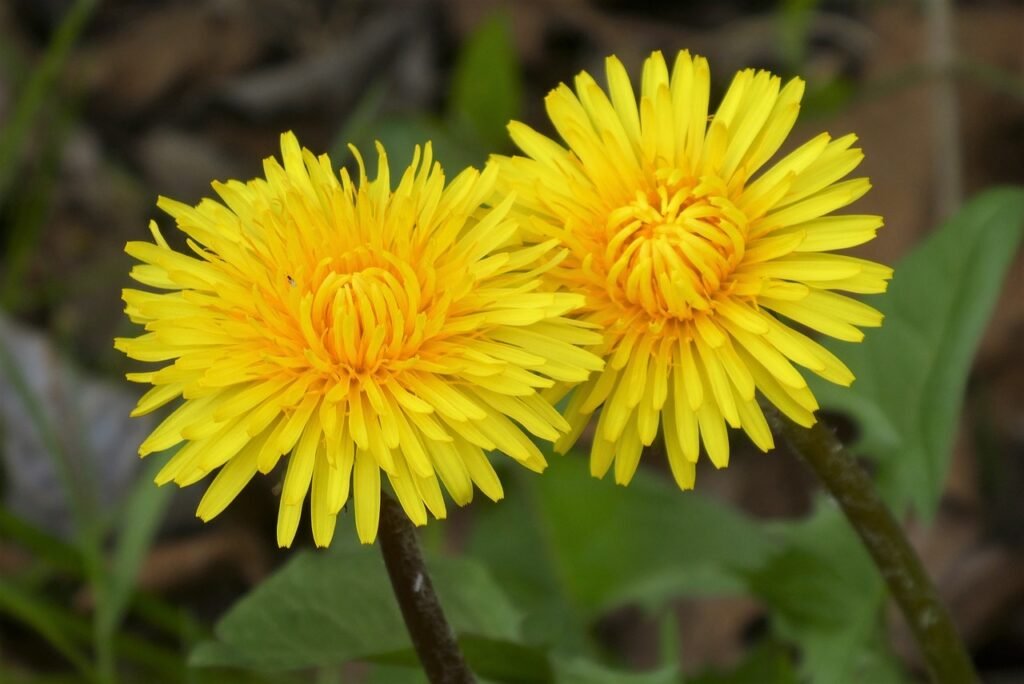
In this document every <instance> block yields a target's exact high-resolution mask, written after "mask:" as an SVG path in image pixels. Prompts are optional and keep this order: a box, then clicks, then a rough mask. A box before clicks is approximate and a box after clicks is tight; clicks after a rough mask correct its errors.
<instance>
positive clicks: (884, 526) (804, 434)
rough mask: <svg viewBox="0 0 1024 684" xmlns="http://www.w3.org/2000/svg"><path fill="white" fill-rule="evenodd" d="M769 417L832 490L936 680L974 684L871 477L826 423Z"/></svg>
mask: <svg viewBox="0 0 1024 684" xmlns="http://www.w3.org/2000/svg"><path fill="white" fill-rule="evenodd" d="M765 415H766V417H767V418H768V421H769V423H771V425H772V428H773V429H774V431H775V432H776V433H777V434H781V435H782V436H783V437H784V438H785V439H786V441H787V442H789V444H790V446H791V447H792V448H793V450H794V451H795V452H796V453H797V455H798V456H800V457H801V458H802V459H803V460H804V461H805V462H806V463H807V464H808V465H809V466H810V467H811V470H813V471H814V473H815V474H816V475H817V476H818V479H819V480H821V482H822V483H823V484H824V485H825V487H827V488H828V490H829V492H830V493H831V494H832V496H833V497H834V498H835V500H836V501H837V502H838V503H839V506H840V507H841V508H842V509H843V513H845V514H846V519H847V520H848V521H849V522H850V524H851V525H852V526H853V529H854V530H856V531H857V534H858V535H859V536H860V538H861V541H862V542H863V543H864V546H866V547H867V550H868V552H869V553H870V554H871V557H872V558H873V559H874V561H875V564H876V565H877V566H878V569H879V571H880V572H881V573H882V577H883V578H884V579H885V582H886V584H888V586H889V591H890V593H891V594H892V597H893V598H894V599H895V600H896V603H897V605H899V607H900V610H901V611H902V612H903V616H904V617H905V618H906V621H907V624H908V625H909V626H910V629H911V631H912V632H913V634H914V638H915V639H916V640H917V644H918V647H919V648H920V649H921V653H922V655H923V656H924V659H925V661H926V663H927V665H928V671H929V673H930V674H931V678H932V681H934V682H937V683H938V684H973V683H975V682H977V681H978V675H977V673H976V672H975V671H974V665H973V663H972V662H971V658H970V656H969V655H968V653H967V649H966V647H965V646H964V643H963V641H962V640H961V639H960V636H959V635H958V634H957V631H956V627H954V626H953V621H952V619H951V618H950V615H949V612H948V611H947V610H946V607H945V606H944V605H943V603H942V601H941V600H940V599H939V595H938V592H937V591H936V590H935V586H934V585H933V584H932V582H931V580H930V579H929V577H928V574H927V573H926V572H925V569H924V566H923V565H922V564H921V560H920V559H919V558H918V556H917V554H916V553H915V552H914V549H913V548H912V547H911V546H910V542H909V541H907V537H906V535H905V534H904V533H903V529H902V527H900V524H899V523H898V522H897V521H896V519H895V518H894V517H893V514H892V512H891V511H890V510H889V509H888V507H887V506H886V505H885V503H884V502H883V501H882V499H881V497H880V496H879V495H878V493H877V492H876V490H875V487H874V484H873V482H872V480H871V477H870V476H869V475H868V474H867V473H866V472H865V471H864V469H863V468H862V467H861V466H860V464H858V463H857V461H856V459H854V457H853V456H852V455H851V454H850V453H849V452H848V451H847V450H846V449H845V448H844V447H843V444H842V443H841V442H840V441H839V439H837V438H836V436H835V433H833V432H832V430H831V429H829V428H828V427H826V426H825V425H824V424H823V423H822V422H820V421H819V422H818V423H816V424H815V425H814V426H812V427H810V428H803V427H800V426H799V425H796V424H795V423H793V422H791V421H790V420H789V419H788V418H785V417H783V416H782V415H781V414H780V413H779V412H778V410H777V409H776V408H775V407H774V406H765Z"/></svg>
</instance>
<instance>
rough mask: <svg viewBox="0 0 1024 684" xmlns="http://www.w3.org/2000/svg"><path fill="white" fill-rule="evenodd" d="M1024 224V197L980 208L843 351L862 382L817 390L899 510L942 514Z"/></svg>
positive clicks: (898, 283)
mask: <svg viewBox="0 0 1024 684" xmlns="http://www.w3.org/2000/svg"><path fill="white" fill-rule="evenodd" d="M1022 224H1024V190H1020V189H998V190H991V191H988V192H986V193H984V194H982V195H979V196H978V197H976V198H975V199H973V200H972V201H970V202H969V203H968V204H967V205H966V206H965V207H964V208H963V209H962V210H961V211H960V213H959V214H957V215H956V216H955V217H954V218H953V219H951V220H950V221H948V222H947V223H946V224H945V225H944V226H943V227H942V228H941V229H939V230H938V231H937V232H936V233H935V234H934V235H932V236H931V237H929V238H928V239H927V240H926V241H925V242H924V243H923V244H922V245H921V246H920V247H918V248H917V249H915V250H914V251H913V252H912V253H911V254H910V255H909V256H907V257H906V258H905V259H903V260H902V261H901V262H900V263H899V264H898V265H897V266H896V270H895V275H894V277H893V281H892V284H891V286H890V288H889V292H888V293H887V294H885V295H882V296H880V297H874V298H871V300H870V303H871V304H872V305H873V306H875V307H877V308H878V309H879V310H881V311H882V313H884V314H885V323H884V324H883V326H882V327H881V328H880V329H878V330H869V331H868V333H867V338H866V340H865V341H864V342H863V343H862V344H859V345H843V346H842V348H841V349H840V348H838V345H833V347H834V348H835V349H836V352H837V353H838V355H839V356H840V357H841V358H842V359H843V360H844V361H845V362H846V363H847V365H849V367H850V369H851V370H852V371H853V373H854V375H856V377H857V380H856V382H854V384H853V386H852V387H850V388H844V387H836V386H834V385H829V384H827V383H824V382H815V384H814V390H815V393H816V394H817V396H818V398H819V399H820V401H821V404H822V405H823V406H828V407H830V408H836V409H840V410H843V411H846V412H848V413H850V414H851V415H852V416H853V417H854V418H856V419H857V420H858V422H859V423H860V425H861V428H862V430H863V438H862V440H861V442H860V443H859V444H857V445H856V448H857V450H858V451H860V452H862V453H865V454H867V455H870V456H872V457H874V458H876V459H878V462H879V479H880V482H881V484H882V487H883V490H884V491H885V493H886V495H887V498H888V499H889V501H890V502H891V503H893V504H894V505H895V506H896V507H897V508H898V509H900V510H902V509H903V508H905V507H906V506H907V505H911V506H913V507H914V508H915V509H916V510H917V511H918V512H920V513H922V514H924V515H925V516H931V515H932V513H933V512H934V510H935V507H936V505H937V502H938V498H939V495H940V494H941V490H942V485H943V481H944V479H945V477H946V471H947V467H948V464H949V456H950V451H951V448H952V441H953V437H954V434H955V431H956V429H957V425H958V416H959V414H960V410H961V406H962V403H963V394H964V388H965V386H966V382H967V375H968V372H969V371H970V368H971V361H972V360H973V358H974V353H975V350H976V348H977V346H978V341H979V339H980V337H981V334H982V332H983V331H984V329H985V325H986V323H987V322H988V320H989V318H990V316H991V314H992V309H993V307H994V306H995V302H996V299H997V297H998V296H999V292H1000V289H1001V288H1002V283H1003V279H1004V276H1005V274H1006V271H1007V268H1008V267H1009V265H1010V262H1011V261H1012V260H1013V258H1014V255H1015V254H1016V252H1017V248H1018V245H1019V244H1020V240H1021V227H1022Z"/></svg>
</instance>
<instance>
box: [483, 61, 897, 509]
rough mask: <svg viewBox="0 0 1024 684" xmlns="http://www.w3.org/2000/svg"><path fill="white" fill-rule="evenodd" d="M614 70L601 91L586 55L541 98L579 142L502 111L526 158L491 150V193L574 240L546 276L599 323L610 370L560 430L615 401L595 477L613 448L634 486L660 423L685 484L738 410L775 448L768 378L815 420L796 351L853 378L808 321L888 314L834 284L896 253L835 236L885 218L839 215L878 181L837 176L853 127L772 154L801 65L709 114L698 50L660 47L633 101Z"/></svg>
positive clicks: (822, 370) (594, 456)
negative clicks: (511, 197)
mask: <svg viewBox="0 0 1024 684" xmlns="http://www.w3.org/2000/svg"><path fill="white" fill-rule="evenodd" d="M606 68H607V76H608V93H607V94H606V93H605V91H604V90H602V88H601V87H600V86H599V85H598V84H597V83H596V82H595V81H594V79H593V78H592V77H591V76H590V75H589V74H587V73H585V72H584V73H581V74H580V75H579V76H577V77H576V82H575V85H576V88H575V92H574V91H573V90H572V89H570V88H569V87H568V86H567V85H565V84H562V85H560V86H559V87H558V88H556V89H555V90H553V91H552V92H551V93H550V94H549V95H548V97H547V100H546V105H547V111H548V114H549V116H550V118H551V121H552V122H553V124H554V126H555V129H556V130H557V131H558V134H559V135H560V136H561V137H562V139H563V140H564V141H565V143H566V146H567V147H563V146H562V145H560V144H559V143H557V142H555V141H553V140H551V139H549V138H547V137H545V136H543V135H540V134H539V133H537V132H535V131H534V130H532V129H530V128H529V127H527V126H525V125H523V124H522V123H519V122H512V123H511V124H510V125H509V132H510V133H511V136H512V139H513V140H514V141H515V143H516V145H517V146H518V147H519V148H520V149H521V150H522V151H523V152H524V153H525V154H526V155H527V157H519V156H516V157H497V158H496V159H497V162H498V164H499V166H500V167H501V169H502V175H501V178H500V179H499V196H501V195H500V193H501V192H509V191H513V190H514V191H515V193H516V195H517V199H516V206H515V208H514V209H513V211H514V212H515V213H517V214H519V215H520V216H521V220H522V222H523V224H524V230H525V232H526V233H527V234H528V235H530V236H532V239H544V240H547V239H552V238H554V239H557V240H558V241H560V242H561V243H562V244H563V245H564V246H565V247H566V248H568V249H569V252H570V255H569V257H568V258H567V259H565V260H564V261H563V262H562V263H561V264H560V265H559V267H558V268H557V269H554V270H552V271H551V272H550V273H549V277H550V278H551V280H552V282H553V283H554V285H555V286H557V287H561V288H564V289H566V290H568V291H571V292H580V293H583V294H585V295H586V298H587V302H586V305H585V307H584V309H583V310H582V311H581V313H580V317H581V320H583V321H586V322H588V323H591V324H595V325H596V326H598V327H599V328H600V329H601V330H602V331H603V332H604V336H605V339H604V342H603V344H602V346H600V347H599V348H598V350H599V352H600V354H601V355H602V356H603V357H604V359H605V361H606V368H605V370H604V372H603V373H601V374H595V376H593V377H592V378H591V379H590V380H589V381H587V382H586V383H584V384H582V385H580V386H579V387H577V388H576V390H575V391H574V392H573V394H572V396H571V399H570V400H569V402H568V405H567V408H566V417H567V419H568V421H569V422H570V423H571V424H572V426H573V430H572V431H571V432H570V433H568V434H567V435H566V436H564V437H563V438H562V439H561V440H560V441H559V442H558V444H557V445H556V446H557V448H558V449H559V450H565V449H567V448H569V447H570V446H571V445H572V444H573V443H574V442H575V441H576V439H577V438H578V436H579V434H580V433H581V431H582V430H583V428H584V426H585V425H586V424H587V422H588V420H589V418H590V416H591V415H592V414H593V413H594V412H595V411H597V410H598V408H600V407H603V409H602V410H601V412H600V417H599V419H598V422H597V427H596V434H595V436H594V442H593V448H592V451H591V471H592V473H593V474H594V475H595V476H597V477H602V476H603V475H604V474H605V473H606V472H607V471H608V469H609V468H610V467H611V465H612V463H613V462H614V464H615V479H616V481H617V482H619V483H621V484H625V483H628V482H629V480H630V479H631V478H632V476H633V473H634V472H635V471H636V467H637V463H638V461H639V458H640V454H641V451H642V450H643V447H645V446H648V445H650V444H651V443H652V442H653V441H654V439H655V437H656V435H657V433H658V429H659V424H660V425H662V426H663V433H664V439H665V445H666V451H667V452H668V458H669V462H670V464H671V468H672V472H673V474H674V476H675V479H676V481H677V483H678V484H679V486H680V487H682V488H684V489H688V488H691V487H692V486H693V484H694V468H695V463H696V461H697V458H698V454H699V451H700V442H703V444H704V449H705V451H706V452H707V454H708V456H709V457H710V458H711V461H712V463H714V465H715V466H717V467H723V466H725V465H727V463H728V460H729V441H728V434H727V430H726V424H728V425H729V426H731V427H733V428H742V429H743V430H744V431H745V432H746V433H747V434H748V435H749V436H750V438H751V440H752V441H753V442H754V444H756V445H757V446H758V447H760V448H761V449H762V450H765V451H767V450H768V449H770V448H772V446H773V441H772V435H771V432H770V431H769V429H768V425H767V423H766V421H765V418H764V415H763V413H762V411H761V409H760V407H759V405H758V403H757V400H756V395H757V393H758V392H760V393H761V394H762V395H763V396H764V397H765V398H766V399H767V400H768V401H770V402H772V403H773V404H775V405H776V406H777V407H778V408H779V409H780V410H781V411H782V412H783V413H785V414H786V415H788V416H789V417H790V418H792V419H793V420H794V421H796V422H797V423H800V424H801V425H811V424H813V423H814V420H815V417H814V411H815V410H816V409H817V408H818V405H817V403H816V401H815V398H814V396H813V394H812V393H811V391H810V390H809V389H808V387H807V383H806V381H805V379H804V377H803V376H802V375H801V373H800V372H799V371H798V370H797V369H796V367H795V366H794V364H796V365H797V366H802V367H803V368H806V369H808V370H810V371H812V372H814V373H816V374H818V375H820V376H821V377H823V378H825V379H827V380H830V381H832V382H835V383H839V384H841V385H849V384H850V383H851V382H852V381H853V375H852V374H851V373H850V371H849V370H848V369H847V367H846V366H845V365H844V364H843V363H842V362H841V361H840V360H839V359H838V358H836V357H835V356H834V355H833V354H832V353H830V352H829V351H827V350H826V349H825V348H824V347H822V346H821V345H820V344H818V343H817V342H815V341H814V340H812V339H811V338H810V337H808V336H807V335H806V334H804V333H803V332H801V331H800V330H798V329H797V327H799V326H802V327H805V328H808V329H810V330H813V331H816V332H819V333H823V334H825V335H829V336H831V337H835V338H838V339H841V340H848V341H853V342H856V341H859V340H861V338H862V337H863V333H862V332H861V331H860V330H859V329H858V328H859V327H865V326H878V325H880V324H881V322H882V316H881V314H880V313H879V312H877V311H876V310H874V309H873V308H871V307H869V306H867V305H865V304H863V303H861V302H859V301H857V300H855V299H852V298H850V297H848V296H846V295H843V294H838V293H837V292H836V291H841V292H851V293H858V294H866V293H877V292H883V291H884V290H885V289H886V285H887V281H888V279H889V278H890V276H891V274H892V272H891V270H890V269H889V268H887V267H885V266H881V265H879V264H876V263H872V262H870V261H866V260H863V259H858V258H854V257H851V256H843V255H837V254H832V253H831V252H832V251H833V250H838V249H843V248H846V247H852V246H854V245H858V244H861V243H864V242H867V241H868V240H870V239H871V238H872V237H874V235H875V232H876V231H877V230H878V228H879V227H880V226H881V225H882V219H881V218H880V217H878V216H865V215H841V216H833V215H832V213H833V212H835V211H836V210H838V209H841V208H842V207H845V206H847V205H848V204H850V203H851V202H853V201H854V200H856V199H857V198H859V197H861V196H862V195H863V194H864V193H865V192H867V190H868V188H869V187H870V184H869V182H868V180H867V179H866V178H857V179H853V180H841V179H843V178H844V177H845V176H846V175H847V174H849V173H850V172H851V171H852V170H853V169H854V168H855V167H856V166H857V165H858V164H859V163H860V161H861V158H862V156H863V155H862V153H861V151H860V150H859V149H857V148H855V147H853V144H854V142H855V140H856V138H855V136H853V135H847V136H844V137H841V138H837V139H832V138H831V137H829V136H828V135H827V134H822V135H819V136H817V137H816V138H814V139H812V140H811V141H810V142H807V143H806V144H804V145H802V146H800V147H798V148H797V149H796V150H795V151H793V152H792V153H790V154H788V155H786V156H784V157H783V158H782V159H780V160H779V161H777V162H776V163H775V164H774V165H771V166H768V167H767V168H765V165H766V163H767V162H768V161H769V160H770V159H771V158H772V157H773V156H775V154H776V152H777V151H778V149H779V147H780V146H781V145H782V143H783V142H784V141H785V139H786V137H787V135H788V134H789V132H790V130H791V128H792V127H793V124H794V122H795V121H796V118H797V113H798V111H799V108H800V99H801V97H802V95H803V90H804V84H803V82H802V81H801V80H800V79H793V80H791V81H789V82H788V83H786V84H785V85H784V86H783V85H782V83H781V80H780V79H779V78H778V77H776V76H773V75H771V74H769V73H767V72H764V71H754V70H746V71H742V72H740V73H738V74H737V75H736V77H735V78H734V79H733V81H732V84H731V85H730V87H729V89H728V91H727V92H726V94H725V96H724V98H723V99H722V102H721V105H720V106H719V107H718V111H717V112H716V113H715V114H714V115H712V116H709V115H708V100H709V90H710V78H709V71H708V64H707V61H706V60H705V59H703V58H701V57H691V56H690V54H689V53H688V52H681V53H679V55H678V57H677V58H676V61H675V64H674V66H673V68H672V72H671V74H670V73H669V69H668V66H667V64H666V62H665V59H664V58H663V56H662V55H661V53H659V52H655V53H654V54H652V55H651V56H650V57H649V58H648V59H647V60H646V62H645V64H644V67H643V75H642V78H641V83H640V98H639V104H638V101H637V98H636V96H635V95H634V91H633V87H632V85H631V84H630V80H629V77H628V76H627V74H626V71H625V69H624V68H623V66H622V64H621V63H620V62H619V60H618V59H616V58H615V57H610V58H609V59H608V60H607V64H606ZM762 169H764V170H762ZM794 324H796V327H795V326H794ZM563 389H564V388H563Z"/></svg>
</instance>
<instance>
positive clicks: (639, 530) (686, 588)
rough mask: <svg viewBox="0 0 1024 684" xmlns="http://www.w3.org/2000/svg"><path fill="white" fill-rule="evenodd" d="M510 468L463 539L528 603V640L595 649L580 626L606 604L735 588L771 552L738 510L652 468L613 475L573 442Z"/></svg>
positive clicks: (653, 605)
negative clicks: (499, 496)
mask: <svg viewBox="0 0 1024 684" xmlns="http://www.w3.org/2000/svg"><path fill="white" fill-rule="evenodd" d="M510 475H512V476H510V477H506V478H505V480H506V486H507V489H508V492H507V497H506V499H505V500H504V501H502V502H501V504H500V505H498V506H494V507H491V508H487V509H482V510H478V511H477V514H476V515H475V516H474V520H473V527H472V529H471V533H470V537H469V550H470V552H471V553H472V554H473V555H474V556H475V557H477V558H480V559H482V560H483V561H485V562H486V563H487V565H488V567H489V568H490V569H491V571H492V573H493V574H494V576H495V579H496V580H497V581H498V582H499V584H501V586H502V587H503V588H504V589H505V590H506V591H507V592H508V593H509V596H510V597H511V598H512V599H513V600H514V601H515V602H516V605H518V606H520V607H522V608H523V610H524V611H526V613H527V619H526V621H525V623H524V627H523V630H524V633H525V634H526V637H527V640H528V641H529V642H530V643H534V644H549V645H552V646H554V647H555V648H556V649H557V650H558V651H559V652H561V653H566V654H575V655H586V656H588V657H591V658H593V657H596V652H595V649H594V648H593V646H592V644H590V643H589V642H588V641H587V634H588V629H587V628H588V626H589V625H590V624H591V623H592V621H593V620H594V619H596V618H597V617H599V616H600V615H601V614H602V612H604V611H605V610H607V609H609V608H612V607H615V606H618V605H622V604H624V603H627V602H636V603H640V604H641V605H645V606H647V607H648V608H649V609H651V611H652V612H654V611H655V610H656V609H658V608H660V607H661V606H662V605H663V604H664V601H665V600H667V599H668V598H670V597H673V596H680V595H687V594H690V595H692V594H707V593H721V592H729V593H733V592H738V591H742V589H743V586H744V583H743V579H742V576H743V575H744V573H745V572H747V571H749V570H750V569H752V568H756V567H760V566H761V565H763V564H764V563H765V562H766V558H767V557H768V556H769V555H770V554H771V553H773V552H774V541H773V539H772V538H771V537H770V536H769V534H768V533H767V532H765V531H763V530H762V529H761V528H760V527H758V526H757V525H755V524H754V523H752V522H750V521H748V520H747V519H746V518H745V517H744V516H742V515H741V514H739V513H737V512H735V511H733V510H731V509H729V508H727V507H726V506H724V505H720V504H717V503H715V502H713V501H712V500H710V499H707V498H705V497H703V496H701V495H700V494H696V493H692V492H680V491H679V490H678V489H676V487H675V486H674V485H673V484H671V483H670V482H668V481H667V480H665V479H663V478H661V477H658V476H655V475H652V474H650V473H647V472H643V471H641V472H640V473H638V474H637V476H636V478H635V479H634V481H633V482H632V484H630V485H629V487H619V486H617V485H614V484H612V483H611V482H610V481H600V480H595V479H594V478H592V477H591V476H590V475H589V473H588V471H587V463H586V458H585V457H583V456H580V455H578V454H574V455H569V456H560V455H553V456H551V457H550V466H549V467H548V469H547V471H545V473H544V474H543V475H541V476H539V477H538V476H531V475H529V474H518V475H514V474H511V473H510Z"/></svg>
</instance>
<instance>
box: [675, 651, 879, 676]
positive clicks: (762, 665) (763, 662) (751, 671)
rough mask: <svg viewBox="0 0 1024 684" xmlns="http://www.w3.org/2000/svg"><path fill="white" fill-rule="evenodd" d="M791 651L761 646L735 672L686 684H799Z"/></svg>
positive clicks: (716, 673)
mask: <svg viewBox="0 0 1024 684" xmlns="http://www.w3.org/2000/svg"><path fill="white" fill-rule="evenodd" d="M787 651H788V649H786V648H785V647H783V646H782V645H780V644H777V643H767V644H760V645H758V646H757V647H755V648H754V649H753V650H752V652H751V653H750V654H749V655H748V656H747V657H746V660H744V661H743V663H742V664H740V666H739V667H737V668H736V669H735V670H733V671H732V672H717V671H715V672H705V673H703V674H701V675H700V676H697V677H693V678H689V679H687V680H686V684H797V682H798V681H799V679H798V678H797V675H796V671H795V670H794V669H793V662H792V661H793V658H792V656H791V655H790V654H789V653H788V652H787ZM866 681H873V680H866Z"/></svg>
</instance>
